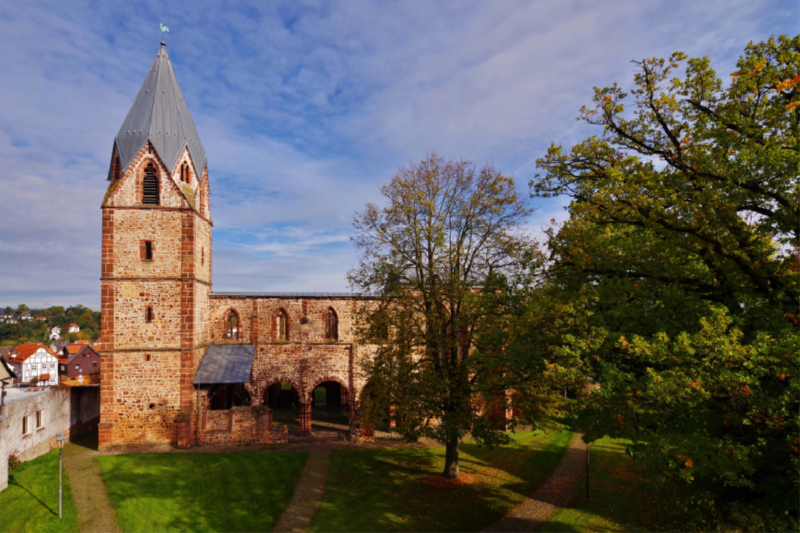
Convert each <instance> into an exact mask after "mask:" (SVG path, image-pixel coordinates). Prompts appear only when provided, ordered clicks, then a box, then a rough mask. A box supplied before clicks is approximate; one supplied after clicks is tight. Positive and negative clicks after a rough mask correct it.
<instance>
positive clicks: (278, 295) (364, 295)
mask: <svg viewBox="0 0 800 533" xmlns="http://www.w3.org/2000/svg"><path fill="white" fill-rule="evenodd" d="M211 296H212V297H215V296H216V297H222V298H225V297H232V298H236V297H244V298H376V297H377V295H376V294H373V293H358V292H217V291H212V292H211Z"/></svg>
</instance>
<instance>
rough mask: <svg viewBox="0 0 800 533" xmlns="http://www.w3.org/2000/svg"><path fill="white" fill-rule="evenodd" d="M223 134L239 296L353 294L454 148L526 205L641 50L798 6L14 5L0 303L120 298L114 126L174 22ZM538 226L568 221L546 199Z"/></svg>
mask: <svg viewBox="0 0 800 533" xmlns="http://www.w3.org/2000/svg"><path fill="white" fill-rule="evenodd" d="M160 23H163V24H165V25H167V26H168V27H169V30H170V31H169V33H167V34H166V42H167V50H168V52H169V55H170V59H171V61H172V64H173V67H174V69H175V72H176V76H177V78H178V82H179V83H180V85H181V88H182V90H183V93H184V96H185V99H186V102H187V104H188V106H189V110H190V112H191V114H192V117H193V118H194V122H195V124H196V126H197V130H198V132H199V135H200V139H201V141H202V143H203V146H204V148H205V152H206V157H207V160H208V169H209V176H210V186H211V210H212V218H213V221H214V234H213V239H214V247H213V254H214V256H213V261H214V272H213V275H214V277H213V284H214V285H213V286H214V290H217V291H254V292H255V291H287V292H288V291H304V292H306V291H315V292H340V291H348V290H350V287H349V286H348V284H347V281H346V273H347V271H348V270H349V269H350V268H352V267H353V266H354V265H355V264H356V263H357V261H358V257H359V256H358V251H357V250H356V249H355V247H354V246H353V245H352V243H351V241H350V236H351V235H352V233H353V230H352V220H353V217H354V214H355V213H357V212H358V211H360V210H362V209H363V207H364V205H365V204H366V203H367V202H380V199H381V198H380V190H379V189H380V186H381V185H383V184H385V183H387V182H388V181H389V180H390V179H391V178H392V177H393V175H394V174H395V172H396V171H397V169H398V168H399V167H400V166H407V165H409V164H412V163H413V162H416V161H419V160H421V159H423V158H424V157H425V156H426V154H428V153H431V152H435V153H438V154H441V155H443V156H445V157H458V158H466V159H469V160H472V161H474V162H475V163H476V164H478V165H483V164H486V163H491V164H492V165H493V166H494V167H495V168H496V169H497V170H499V171H501V172H503V173H504V174H506V175H509V176H512V177H513V178H514V179H515V180H516V183H517V187H518V188H519V191H520V193H521V194H522V195H523V197H525V198H527V197H528V193H529V190H528V182H529V180H530V179H531V178H533V177H534V175H535V174H536V172H537V169H536V158H537V157H541V156H542V155H544V153H545V151H546V149H547V147H548V146H549V145H550V143H551V142H555V143H557V144H562V145H564V146H565V148H568V147H570V146H571V145H572V144H575V143H577V142H579V141H580V140H582V139H583V138H585V137H587V136H588V135H591V134H594V133H596V132H595V131H594V130H593V129H592V128H591V127H589V126H587V125H585V124H583V123H580V122H576V121H575V117H576V116H577V114H578V111H579V109H580V107H581V106H582V105H584V104H589V103H590V102H591V98H592V95H593V90H592V88H593V87H595V86H598V87H603V86H607V85H610V84H612V83H614V82H615V81H616V82H618V83H619V84H620V85H622V86H623V87H629V86H630V85H631V81H632V75H633V70H634V69H633V65H632V64H631V60H634V59H639V60H641V59H645V58H651V57H666V56H668V55H669V54H671V53H672V52H675V51H678V50H680V51H683V52H686V53H687V54H689V55H690V56H703V55H705V56H708V57H709V58H710V59H711V61H712V65H713V66H714V67H715V68H716V69H717V72H718V73H719V74H720V76H721V77H722V79H723V80H726V81H727V80H728V79H729V76H728V73H730V72H732V71H733V70H734V66H735V62H736V59H737V58H738V57H739V55H741V53H742V51H743V49H744V47H745V46H746V44H747V43H748V42H750V41H756V42H757V41H762V40H765V39H767V38H769V36H770V35H779V34H789V35H796V34H797V33H800V31H799V30H800V3H799V2H797V0H764V1H757V0H703V1H697V0H692V1H684V0H668V1H656V0H631V1H628V0H614V1H598V0H592V1H580V0H547V1H513V0H483V1H470V0H456V1H445V0H440V1H435V2H431V1H429V0H404V1H366V0H347V1H340V2H323V1H320V2H317V1H305V0H288V1H270V2H263V1H262V2H235V1H224V2H219V1H218V2H211V1H207V0H192V1H191V2H189V1H187V2H177V1H166V0H160V1H125V2H117V1H102V2H101V1H93V2H82V1H70V0H58V1H54V2H37V1H27V0H26V1H25V2H2V3H0V72H2V73H3V74H2V82H0V306H2V307H5V306H6V305H10V306H12V307H16V306H17V305H19V304H21V303H25V304H27V305H29V306H31V307H33V308H38V307H45V306H50V305H64V306H68V305H74V304H82V305H86V306H88V307H92V308H94V309H99V302H100V281H99V277H100V236H101V231H100V223H101V212H100V209H99V208H100V203H101V201H102V199H103V195H104V193H105V191H106V187H107V186H108V182H107V181H106V178H107V175H108V165H109V162H110V158H111V149H112V145H113V141H114V136H115V135H116V133H117V131H118V130H119V127H120V125H121V124H122V121H123V120H124V118H125V116H126V114H127V112H128V110H129V109H130V106H131V105H132V103H133V100H134V98H135V96H136V94H137V92H138V90H139V88H140V86H141V84H142V82H143V81H144V78H145V76H146V74H147V71H148V69H149V67H150V65H151V63H152V62H153V59H154V58H155V55H156V53H157V52H158V49H159V42H160V41H161V33H160V31H159V24H160ZM532 205H533V206H534V207H535V208H536V211H535V213H534V215H533V216H532V217H531V219H530V221H529V228H530V230H531V231H532V232H534V233H536V232H537V231H540V230H541V228H542V227H543V226H544V225H546V224H547V221H549V220H550V219H551V218H556V219H557V220H564V219H565V218H566V216H567V215H566V212H565V210H564V207H565V205H566V204H565V200H563V199H552V200H548V201H537V203H534V204H532Z"/></svg>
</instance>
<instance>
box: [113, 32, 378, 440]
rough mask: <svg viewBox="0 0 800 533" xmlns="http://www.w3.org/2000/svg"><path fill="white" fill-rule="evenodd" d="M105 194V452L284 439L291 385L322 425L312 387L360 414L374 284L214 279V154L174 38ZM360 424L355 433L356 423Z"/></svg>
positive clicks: (134, 117)
mask: <svg viewBox="0 0 800 533" xmlns="http://www.w3.org/2000/svg"><path fill="white" fill-rule="evenodd" d="M108 182H109V184H108V190H107V191H106V194H105V197H104V198H103V203H102V216H103V224H102V270H101V278H100V279H101V301H102V308H101V312H102V316H101V328H102V346H103V350H102V362H101V385H100V391H101V409H100V427H99V445H100V449H101V450H110V449H115V448H124V447H127V446H138V445H145V444H166V445H176V446H178V447H189V446H196V445H203V444H211V443H214V444H249V443H268V442H285V441H286V438H287V435H286V427H285V426H278V425H275V426H273V423H272V409H271V408H272V407H275V406H276V402H277V401H278V399H279V398H280V397H281V395H282V394H285V392H284V391H286V390H291V392H292V395H293V398H294V403H295V405H297V406H299V412H300V416H299V419H300V432H301V434H310V433H311V407H312V405H311V402H312V394H313V391H314V390H315V389H316V388H317V387H320V386H323V387H325V390H326V392H327V399H328V402H329V404H330V403H331V402H337V403H336V405H341V410H342V412H343V413H347V414H349V415H350V420H351V429H352V420H353V414H354V413H355V412H356V406H357V402H358V398H359V393H360V391H361V390H362V389H363V387H364V385H365V383H364V378H363V376H362V374H361V361H362V358H364V357H368V356H369V354H370V352H371V349H370V347H369V346H359V345H358V343H357V342H356V338H355V327H354V326H355V324H354V321H355V316H356V312H357V310H358V306H360V305H368V302H369V301H370V297H369V296H357V295H353V294H349V293H326V294H322V293H262V292H252V293H251V292H246V293H232V292H216V291H214V290H212V270H213V268H212V267H213V254H212V242H213V240H212V231H213V226H214V224H213V221H212V216H211V187H210V184H209V172H208V165H207V162H206V154H205V150H204V149H203V144H202V143H201V142H200V137H199V135H198V134H197V130H196V128H195V125H194V122H193V120H192V117H191V115H190V114H189V109H188V108H187V105H186V102H185V101H184V98H183V94H182V92H181V89H180V86H179V85H178V81H177V78H176V77H175V72H174V70H173V68H172V64H171V63H170V60H169V56H168V55H167V49H166V45H165V44H164V43H161V48H160V50H159V51H158V54H157V55H156V58H155V61H154V62H153V65H152V66H151V67H150V71H149V72H148V73H147V76H146V78H145V80H144V83H143V84H142V87H141V89H140V90H139V93H138V94H137V95H136V99H135V100H134V102H133V105H132V107H131V109H130V111H129V112H128V115H127V116H126V117H125V120H124V121H123V123H122V127H121V128H120V130H119V133H118V134H117V136H116V138H115V139H114V145H113V151H112V155H111V164H110V167H109V171H108ZM351 434H355V433H354V432H353V431H351Z"/></svg>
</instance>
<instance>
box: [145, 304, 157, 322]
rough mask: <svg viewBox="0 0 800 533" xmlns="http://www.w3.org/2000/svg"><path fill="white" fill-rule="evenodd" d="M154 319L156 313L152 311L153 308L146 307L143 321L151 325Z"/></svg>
mask: <svg viewBox="0 0 800 533" xmlns="http://www.w3.org/2000/svg"><path fill="white" fill-rule="evenodd" d="M155 319H156V313H155V311H154V310H153V306H151V305H148V306H147V307H145V311H144V321H145V323H147V324H152V323H153V322H154V321H155Z"/></svg>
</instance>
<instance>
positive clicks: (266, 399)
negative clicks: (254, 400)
mask: <svg viewBox="0 0 800 533" xmlns="http://www.w3.org/2000/svg"><path fill="white" fill-rule="evenodd" d="M281 383H288V384H289V385H291V386H292V390H293V391H294V392H295V394H296V398H297V402H298V403H301V402H302V399H303V390H302V389H301V388H300V385H299V384H298V383H297V382H296V381H295V380H293V379H291V378H287V377H283V376H282V377H277V378H274V379H273V380H272V381H268V382H267V383H266V385H265V387H264V390H263V392H262V393H261V395H262V399H261V401H262V403H263V404H264V405H267V406H269V407H272V408H274V402H273V405H270V403H271V402H270V396H269V395H270V390H271V389H272V387H274V386H275V385H278V386H280V384H281ZM272 390H273V391H274V389H272Z"/></svg>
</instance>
